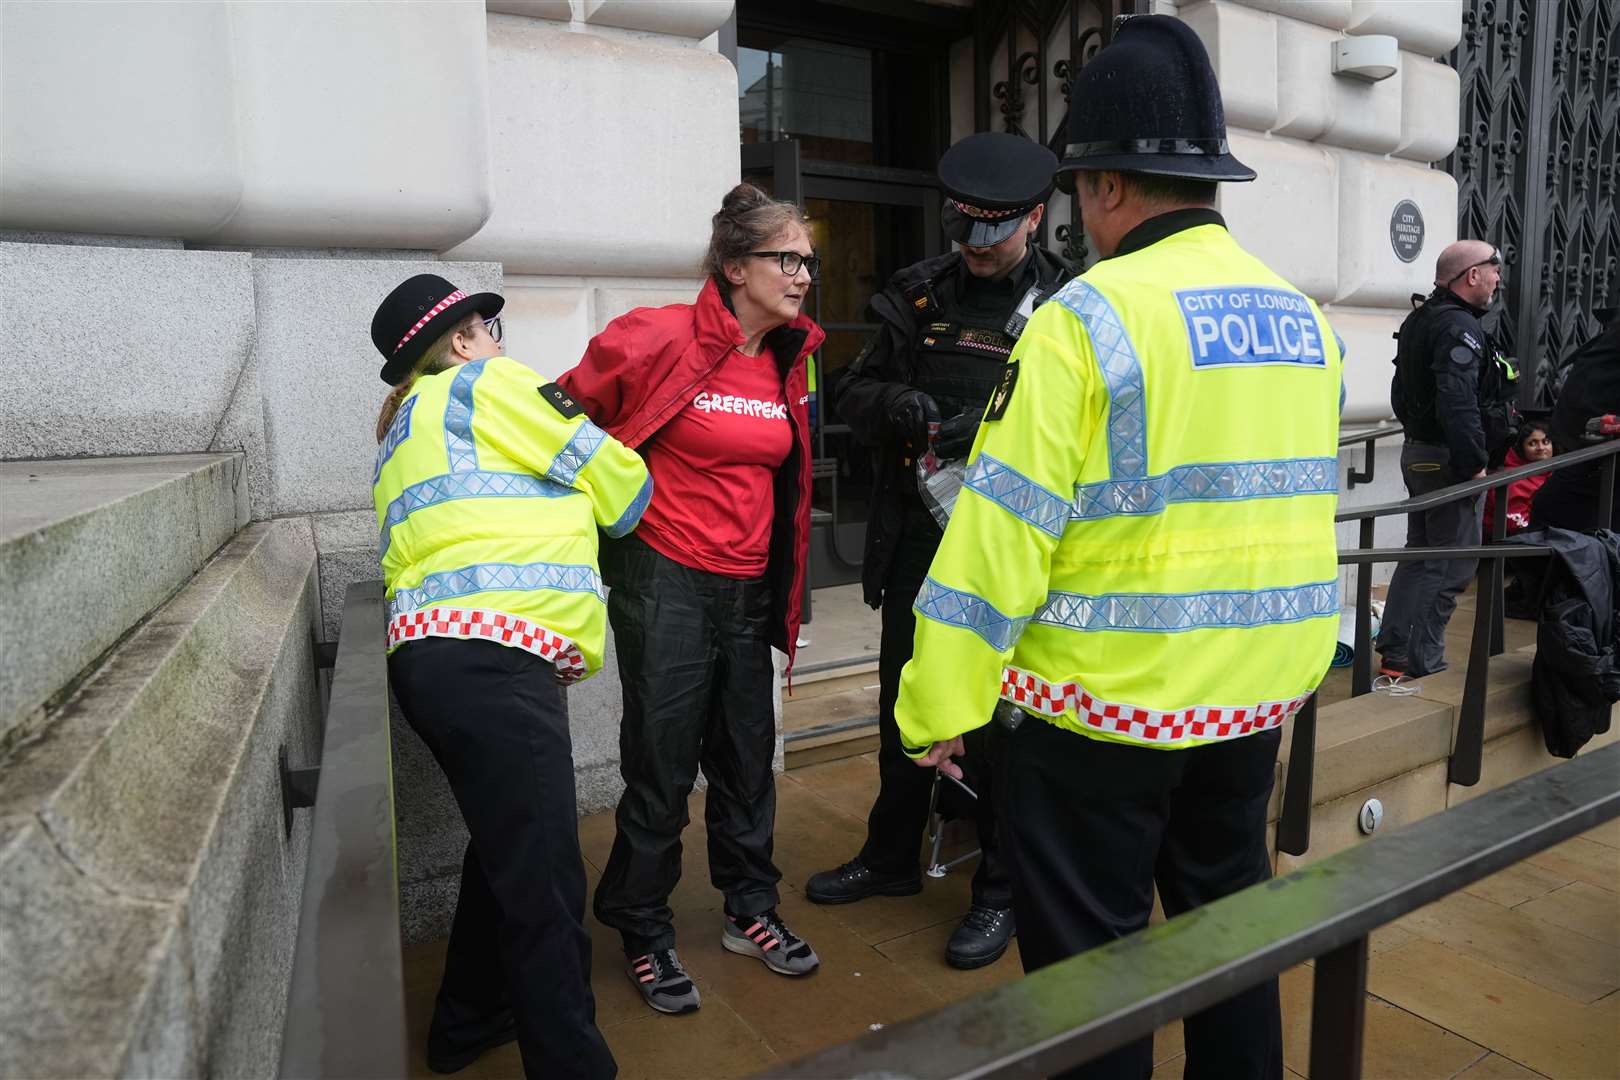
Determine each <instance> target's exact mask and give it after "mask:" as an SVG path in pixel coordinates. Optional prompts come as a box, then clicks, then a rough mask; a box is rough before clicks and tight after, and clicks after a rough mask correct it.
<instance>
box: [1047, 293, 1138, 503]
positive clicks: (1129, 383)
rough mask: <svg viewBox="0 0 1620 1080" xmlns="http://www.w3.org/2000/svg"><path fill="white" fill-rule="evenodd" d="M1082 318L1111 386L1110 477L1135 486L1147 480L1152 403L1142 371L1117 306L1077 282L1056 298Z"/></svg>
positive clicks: (1099, 362) (1109, 404)
mask: <svg viewBox="0 0 1620 1080" xmlns="http://www.w3.org/2000/svg"><path fill="white" fill-rule="evenodd" d="M1052 299H1054V300H1056V301H1057V302H1058V303H1060V304H1062V305H1063V306H1064V307H1066V308H1068V309H1069V310H1070V311H1072V312H1074V313H1075V314H1076V315H1078V316H1080V321H1081V322H1083V323H1085V325H1086V334H1087V336H1088V337H1090V338H1091V348H1092V351H1093V352H1094V353H1096V355H1097V366H1098V367H1099V368H1101V369H1102V374H1103V380H1104V381H1105V382H1106V383H1107V384H1108V475H1109V476H1110V477H1111V478H1113V479H1114V480H1131V479H1136V478H1138V477H1143V476H1146V475H1147V461H1148V455H1147V402H1146V400H1145V398H1144V395H1143V392H1142V365H1141V363H1140V362H1139V361H1138V360H1137V359H1136V347H1135V346H1134V345H1132V344H1131V338H1130V335H1129V334H1127V333H1126V332H1125V324H1124V323H1123V322H1121V321H1120V318H1119V313H1118V312H1116V311H1115V310H1114V307H1113V305H1112V304H1110V303H1109V302H1108V301H1107V300H1105V299H1103V295H1102V293H1100V292H1098V291H1097V290H1096V289H1094V288H1093V287H1092V286H1091V285H1090V284H1088V283H1087V282H1085V281H1082V280H1081V279H1080V278H1075V279H1074V280H1073V281H1070V282H1069V283H1068V284H1067V285H1065V286H1063V288H1061V289H1059V290H1058V292H1057V295H1056V296H1054V297H1052Z"/></svg>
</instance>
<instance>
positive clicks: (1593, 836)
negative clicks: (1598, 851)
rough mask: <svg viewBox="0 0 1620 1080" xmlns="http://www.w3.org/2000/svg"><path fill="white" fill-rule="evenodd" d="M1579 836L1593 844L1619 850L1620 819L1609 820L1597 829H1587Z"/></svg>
mask: <svg viewBox="0 0 1620 1080" xmlns="http://www.w3.org/2000/svg"><path fill="white" fill-rule="evenodd" d="M1581 835H1582V836H1584V837H1586V838H1587V839H1588V840H1591V841H1593V842H1594V843H1598V844H1604V845H1606V846H1608V847H1612V848H1620V818H1611V819H1610V820H1608V821H1605V822H1604V823H1603V824H1602V825H1599V826H1598V827H1597V828H1595V829H1588V830H1587V831H1586V832H1584V833H1582V834H1581Z"/></svg>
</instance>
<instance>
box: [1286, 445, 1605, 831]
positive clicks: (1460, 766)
mask: <svg viewBox="0 0 1620 1080" xmlns="http://www.w3.org/2000/svg"><path fill="white" fill-rule="evenodd" d="M1599 459H1601V460H1602V463H1603V464H1602V475H1601V479H1600V480H1599V508H1598V513H1599V516H1598V520H1599V521H1600V522H1605V523H1610V524H1611V526H1612V523H1613V521H1614V479H1615V470H1616V467H1617V462H1620V441H1610V442H1605V443H1601V444H1599V445H1597V446H1589V447H1584V448H1582V449H1580V450H1576V451H1572V452H1571V453H1568V454H1560V455H1557V456H1555V457H1552V458H1548V459H1547V460H1546V461H1539V462H1531V463H1530V464H1528V465H1523V466H1520V467H1518V468H1514V469H1507V470H1504V471H1502V472H1497V473H1492V474H1491V475H1489V476H1486V477H1482V478H1480V479H1478V480H1466V481H1463V482H1462V483H1458V484H1453V485H1451V486H1450V487H1446V488H1441V489H1440V490H1439V491H1435V492H1431V493H1430V494H1428V495H1420V496H1417V497H1415V498H1410V499H1403V500H1401V501H1400V502H1393V503H1380V504H1377V505H1374V506H1358V507H1352V508H1350V509H1348V510H1342V511H1340V512H1339V513H1338V514H1337V515H1335V517H1334V520H1335V521H1336V522H1339V521H1359V522H1360V536H1359V543H1358V546H1357V547H1356V548H1354V549H1345V550H1341V551H1340V552H1339V558H1338V562H1339V565H1340V566H1352V565H1353V566H1355V567H1356V603H1355V613H1356V616H1355V647H1354V655H1353V659H1352V660H1351V669H1350V696H1351V697H1360V696H1362V695H1363V694H1368V693H1371V692H1372V612H1371V608H1372V567H1373V565H1374V564H1375V563H1384V562H1410V561H1414V560H1428V559H1481V560H1485V561H1486V562H1487V563H1488V564H1489V571H1488V578H1487V580H1484V581H1482V582H1481V583H1480V588H1479V592H1478V597H1477V600H1476V603H1475V607H1474V631H1473V637H1472V638H1471V640H1470V643H1469V649H1468V667H1467V669H1466V674H1465V675H1464V681H1463V696H1462V701H1461V703H1459V705H1458V707H1457V736H1456V741H1455V743H1454V744H1453V746H1452V750H1451V757H1450V759H1449V761H1448V762H1447V764H1446V779H1447V781H1448V782H1449V783H1453V784H1457V785H1460V786H1463V787H1472V786H1473V785H1474V784H1477V783H1479V777H1480V770H1481V769H1482V767H1483V764H1484V756H1485V691H1486V687H1487V682H1486V679H1487V676H1488V674H1489V669H1490V659H1491V657H1493V656H1498V655H1500V654H1501V653H1502V652H1503V650H1504V640H1503V639H1504V634H1505V630H1504V627H1503V608H1504V606H1505V605H1504V600H1503V588H1504V584H1505V580H1506V572H1505V567H1504V562H1505V560H1507V559H1520V558H1537V557H1541V558H1545V557H1546V556H1548V555H1549V554H1551V549H1550V548H1547V547H1543V546H1539V545H1535V544H1520V543H1514V544H1505V543H1503V541H1504V540H1506V538H1507V515H1506V514H1505V513H1502V514H1497V515H1496V518H1495V520H1494V522H1493V525H1492V540H1493V541H1494V543H1492V544H1490V545H1488V546H1484V545H1481V546H1474V547H1444V548H1374V547H1373V546H1372V544H1373V526H1374V523H1375V522H1376V521H1377V520H1378V519H1379V518H1381V517H1388V516H1391V515H1394V514H1408V513H1419V512H1422V511H1424V510H1430V509H1433V508H1434V507H1436V506H1443V505H1445V504H1446V503H1448V502H1453V501H1455V500H1458V499H1466V498H1472V497H1473V496H1474V495H1477V494H1479V493H1480V492H1481V491H1487V490H1505V489H1506V488H1507V487H1508V485H1510V484H1512V483H1514V482H1515V481H1518V480H1522V479H1524V478H1525V477H1527V476H1536V475H1540V474H1542V473H1551V472H1556V471H1558V470H1559V469H1566V468H1569V467H1570V466H1572V465H1580V464H1582V463H1585V462H1590V461H1596V460H1599ZM1498 498H1499V499H1500V498H1501V497H1500V496H1498ZM1315 758H1316V696H1315V695H1314V694H1313V695H1312V696H1311V698H1310V700H1309V701H1307V702H1306V704H1305V707H1304V708H1302V709H1301V710H1300V712H1299V714H1298V715H1297V716H1296V717H1295V718H1294V726H1293V733H1292V738H1291V741H1290V749H1289V757H1288V774H1287V779H1286V781H1285V783H1284V785H1283V812H1282V817H1281V819H1280V820H1279V821H1278V822H1277V848H1278V850H1280V851H1285V852H1287V853H1288V854H1290V855H1303V854H1304V853H1305V852H1306V851H1307V850H1308V849H1309V847H1310V834H1311V804H1312V794H1313V783H1314V780H1313V770H1314V763H1315Z"/></svg>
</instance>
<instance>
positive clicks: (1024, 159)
mask: <svg viewBox="0 0 1620 1080" xmlns="http://www.w3.org/2000/svg"><path fill="white" fill-rule="evenodd" d="M1056 171H1057V155H1056V154H1054V153H1052V151H1050V150H1048V149H1047V148H1046V147H1044V146H1042V145H1041V144H1040V143H1038V142H1036V141H1034V140H1033V139H1026V138H1024V137H1023V136H1022V135H1009V134H1007V133H1005V132H1000V131H982V132H980V133H979V134H977V135H969V136H968V137H967V138H965V139H960V140H958V141H957V142H955V143H953V144H952V145H951V148H950V149H949V150H947V151H945V155H944V156H943V157H941V158H940V159H939V184H940V187H942V188H944V189H945V203H944V205H943V206H942V207H941V208H940V224H941V226H942V227H943V228H944V230H945V235H946V236H949V237H950V238H951V239H952V240H955V241H956V242H957V243H958V244H965V245H966V246H968V247H976V248H984V247H994V246H995V245H996V244H999V243H1001V242H1002V241H1003V240H1005V239H1007V238H1008V237H1009V236H1011V235H1012V234H1013V233H1014V232H1016V231H1017V230H1018V226H1019V224H1021V223H1022V222H1023V220H1024V218H1025V217H1027V216H1028V215H1029V212H1030V211H1031V210H1034V209H1035V208H1036V207H1037V206H1039V205H1041V204H1042V203H1044V202H1045V201H1046V197H1047V196H1048V195H1050V194H1052V174H1053V173H1054V172H1056Z"/></svg>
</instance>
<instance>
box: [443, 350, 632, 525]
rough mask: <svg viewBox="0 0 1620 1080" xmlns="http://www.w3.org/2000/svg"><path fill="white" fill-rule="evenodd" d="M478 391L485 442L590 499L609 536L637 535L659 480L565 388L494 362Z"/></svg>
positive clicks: (478, 429)
mask: <svg viewBox="0 0 1620 1080" xmlns="http://www.w3.org/2000/svg"><path fill="white" fill-rule="evenodd" d="M474 385H475V391H474V392H475V393H476V394H477V397H478V405H477V408H476V409H475V410H474V413H473V415H474V421H473V424H474V431H475V433H476V434H477V436H478V438H480V439H483V440H487V441H488V442H489V444H490V445H491V446H493V447H494V448H495V449H497V450H499V451H500V452H501V453H502V454H505V455H506V456H507V457H509V458H511V459H512V460H513V461H515V462H518V463H520V464H522V465H523V466H525V467H526V468H528V469H531V470H533V471H534V472H535V473H536V474H538V475H540V476H542V477H544V478H545V479H547V480H551V481H553V482H555V483H558V484H562V485H563V486H565V487H571V488H573V489H574V490H576V491H578V492H581V493H582V494H584V495H585V496H586V497H587V498H588V499H590V502H591V513H592V515H593V516H594V517H595V519H596V523H597V525H598V526H599V527H600V528H601V529H602V531H603V532H605V533H607V534H608V535H609V536H614V537H618V536H623V535H625V534H626V533H628V532H630V530H632V529H634V528H635V527H636V525H637V523H639V522H640V521H641V515H642V513H643V512H644V511H645V510H646V509H647V504H648V503H649V502H651V501H652V477H650V476H648V475H647V465H646V463H645V462H643V461H642V460H641V456H640V455H639V454H637V453H636V452H635V451H634V450H631V449H630V448H629V447H627V446H625V445H624V444H623V443H621V442H619V441H618V440H617V439H615V438H613V437H612V436H611V435H609V434H608V433H607V432H605V431H603V430H602V429H601V428H599V427H597V426H596V425H595V424H593V423H591V420H590V418H589V417H587V416H586V415H585V410H584V408H583V407H582V406H580V405H579V404H578V403H577V402H575V401H574V400H573V399H572V398H571V397H570V396H569V395H568V393H567V392H566V391H564V390H563V389H562V388H561V387H560V386H558V385H557V384H555V383H548V382H546V381H545V380H544V379H542V378H540V376H538V375H536V374H535V373H534V372H533V371H531V370H529V369H528V368H526V367H524V366H523V365H522V364H520V363H518V362H517V361H516V360H511V359H509V358H506V357H496V358H495V359H493V360H490V361H489V362H488V364H487V365H486V366H485V369H484V374H483V376H482V377H481V378H480V379H479V380H478V381H477V383H476V384H474ZM486 406H487V407H486Z"/></svg>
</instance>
